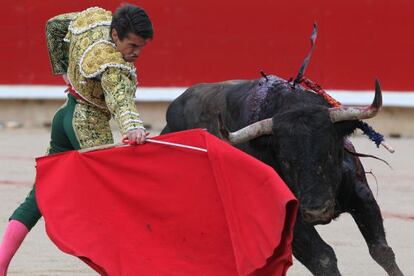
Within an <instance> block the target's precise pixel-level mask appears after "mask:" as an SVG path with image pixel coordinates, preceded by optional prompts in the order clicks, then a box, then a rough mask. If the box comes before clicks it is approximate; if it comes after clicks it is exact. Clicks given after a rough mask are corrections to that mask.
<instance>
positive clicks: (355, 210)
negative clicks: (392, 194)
mask: <svg viewBox="0 0 414 276" xmlns="http://www.w3.org/2000/svg"><path fill="white" fill-rule="evenodd" d="M351 202H352V208H351V209H350V213H351V215H352V217H353V218H354V220H355V222H356V224H357V225H358V228H359V230H360V231H361V233H362V235H363V236H364V239H365V241H366V243H367V245H368V248H369V253H370V254H371V256H372V258H373V259H374V260H375V261H376V262H377V263H378V264H379V265H381V266H382V267H383V268H384V269H385V271H386V272H387V273H388V275H403V274H402V272H401V270H400V269H399V268H398V266H397V263H396V262H395V255H394V252H393V251H392V249H391V247H389V246H388V244H387V240H386V239H385V232H384V224H383V221H382V216H381V211H380V209H379V206H378V204H377V202H376V200H375V198H374V196H373V194H372V191H371V189H370V188H369V186H368V184H367V183H364V182H357V183H356V184H355V192H354V195H353V199H352V201H351Z"/></svg>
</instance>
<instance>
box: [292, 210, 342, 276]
mask: <svg viewBox="0 0 414 276" xmlns="http://www.w3.org/2000/svg"><path fill="white" fill-rule="evenodd" d="M293 255H294V256H295V258H296V259H298V260H299V261H300V262H301V263H302V264H303V265H304V266H306V267H307V268H308V269H309V270H310V271H311V272H312V274H314V275H341V274H340V273H339V270H338V266H337V261H336V256H335V252H334V251H333V249H332V248H331V247H330V246H329V245H328V244H327V243H325V242H324V241H323V240H322V238H321V236H319V234H318V232H317V231H316V229H315V227H313V226H312V225H309V224H306V223H305V222H304V221H303V220H302V218H301V216H300V215H299V216H298V217H297V220H296V224H295V230H294V238H293Z"/></svg>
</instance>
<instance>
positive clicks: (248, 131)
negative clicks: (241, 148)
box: [228, 118, 273, 145]
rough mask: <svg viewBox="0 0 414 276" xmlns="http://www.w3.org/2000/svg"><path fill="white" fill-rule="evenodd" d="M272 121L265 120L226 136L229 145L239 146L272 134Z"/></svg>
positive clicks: (270, 119)
mask: <svg viewBox="0 0 414 276" xmlns="http://www.w3.org/2000/svg"><path fill="white" fill-rule="evenodd" d="M272 127H273V119H272V118H269V119H265V120H262V121H259V122H256V123H254V124H251V125H248V126H246V127H244V128H242V129H239V130H237V131H235V132H230V133H229V134H228V140H229V141H230V143H231V144H233V145H235V144H241V143H244V142H247V141H250V140H252V139H254V138H257V137H259V136H262V135H266V134H272Z"/></svg>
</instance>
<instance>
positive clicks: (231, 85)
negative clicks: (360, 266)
mask: <svg viewBox="0 0 414 276" xmlns="http://www.w3.org/2000/svg"><path fill="white" fill-rule="evenodd" d="M375 90H376V91H375V98H374V100H373V103H372V104H371V105H370V106H367V107H336V108H332V107H329V105H328V104H327V102H326V101H325V100H324V99H323V98H322V97H320V96H318V95H317V94H316V93H314V92H313V91H310V90H307V89H305V88H304V87H303V86H301V85H297V84H294V85H292V83H291V82H288V81H286V80H284V79H282V78H279V77H277V76H264V77H262V78H259V79H255V80H231V81H224V82H219V83H204V84H198V85H194V86H192V87H190V88H188V89H187V90H186V91H185V92H184V93H183V94H182V95H180V96H179V97H178V98H177V99H175V100H174V101H173V102H172V103H171V104H170V106H169V108H168V110H167V114H166V120H167V125H166V126H165V128H164V129H163V130H162V133H163V134H164V133H168V132H175V131H181V130H186V129H191V128H205V129H207V130H208V131H209V132H210V133H212V134H213V135H216V136H218V137H220V138H222V139H225V140H227V141H229V142H230V143H232V144H233V145H234V146H236V147H237V148H239V149H240V150H242V151H244V152H246V153H248V154H250V155H252V156H254V157H255V158H257V159H259V160H261V161H262V162H264V163H266V164H268V165H269V166H271V167H273V168H274V170H275V171H276V172H277V173H278V174H279V175H280V176H281V178H282V179H283V180H284V181H285V182H286V184H287V185H288V187H289V188H290V189H291V191H292V192H293V193H294V194H295V195H296V197H297V198H298V200H299V202H300V212H299V215H298V217H297V221H296V224H295V228H294V239H293V254H294V256H295V257H296V259H297V260H299V261H300V262H301V263H303V264H304V265H305V266H306V267H307V268H308V269H309V270H310V271H311V272H312V273H313V274H314V275H340V272H339V270H338V266H337V259H336V256H335V253H334V251H333V249H332V248H331V247H330V246H329V245H328V244H327V243H326V242H324V241H323V239H322V238H321V237H320V236H319V234H318V233H317V231H316V229H315V225H317V224H327V223H329V222H330V221H332V219H334V218H336V217H338V216H339V215H340V214H341V213H344V212H347V213H350V214H351V215H352V217H353V218H354V220H355V222H356V224H357V225H358V227H359V230H360V231H361V233H362V235H363V237H364V239H365V241H366V243H367V245H368V248H369V253H370V255H371V257H372V258H373V259H374V260H375V261H376V262H377V263H378V264H379V265H381V266H382V267H383V268H384V270H385V271H386V272H387V273H388V274H389V275H403V274H402V272H401V271H400V269H399V267H398V265H397V264H396V261H395V256H394V252H393V250H392V249H391V247H390V246H389V245H388V243H387V241H386V238H385V232H384V226H383V219H382V216H381V212H380V208H379V206H378V204H377V202H376V200H375V198H374V196H373V193H372V191H371V189H370V187H369V186H368V183H367V179H366V178H365V171H364V168H363V166H362V164H361V162H360V160H359V158H358V157H356V156H355V155H353V154H351V152H352V151H353V150H354V149H353V147H352V144H350V143H349V142H347V141H348V140H347V139H346V137H347V136H348V135H350V134H352V133H353V132H354V131H355V129H356V128H357V127H358V122H360V121H359V120H361V119H368V118H371V117H373V116H375V115H376V114H377V112H378V110H379V109H380V107H381V105H382V96H381V89H380V86H379V83H378V82H377V83H376V89H375ZM275 219H276V218H275Z"/></svg>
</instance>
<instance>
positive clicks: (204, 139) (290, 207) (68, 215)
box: [36, 129, 297, 276]
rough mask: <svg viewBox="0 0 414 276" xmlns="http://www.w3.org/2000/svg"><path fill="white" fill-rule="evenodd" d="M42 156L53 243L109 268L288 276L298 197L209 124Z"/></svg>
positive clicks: (41, 184) (40, 194) (40, 191)
mask: <svg viewBox="0 0 414 276" xmlns="http://www.w3.org/2000/svg"><path fill="white" fill-rule="evenodd" d="M155 139H157V140H162V141H169V142H174V143H181V144H186V145H191V146H195V147H200V148H205V149H207V151H208V152H207V153H206V152H201V151H196V150H192V149H186V148H178V147H173V146H166V145H159V144H154V143H149V142H148V143H146V144H144V145H139V146H125V147H118V148H112V149H107V150H100V151H93V152H87V153H79V152H78V151H70V152H65V153H61V154H56V155H52V156H47V157H41V158H38V159H37V179H36V197H37V202H38V205H39V208H40V210H41V212H42V214H43V216H44V219H45V223H46V230H47V233H48V235H49V237H50V238H51V239H52V241H53V242H54V243H55V244H56V245H57V246H58V247H59V248H60V249H61V250H62V251H64V252H66V253H69V254H72V255H74V256H77V257H79V258H81V259H82V260H83V261H85V262H86V263H87V264H88V265H90V266H91V267H92V268H94V269H95V270H96V271H97V272H99V273H100V274H103V275H180V276H181V275H214V276H219V275H223V276H224V275H225V276H229V275H266V276H267V275H284V274H286V271H287V269H288V267H289V266H290V265H291V264H292V256H291V254H292V249H291V242H292V231H293V225H294V220H295V216H296V212H297V201H296V199H295V197H294V196H293V194H292V193H291V192H290V190H289V189H288V188H287V187H286V185H285V183H284V182H283V181H282V180H281V179H280V178H279V176H278V175H277V174H276V173H275V171H274V170H273V169H272V168H271V167H269V166H267V165H265V164H264V163H262V162H260V161H258V160H256V159H254V158H253V157H251V156H249V155H247V154H245V153H244V152H241V151H240V150H238V149H236V148H234V147H232V146H230V145H228V144H226V143H225V142H223V141H221V140H219V139H218V138H216V137H214V136H212V135H211V134H209V133H208V132H206V131H203V130H199V129H197V130H190V131H183V132H179V133H171V134H167V135H163V136H159V137H156V138H155Z"/></svg>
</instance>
